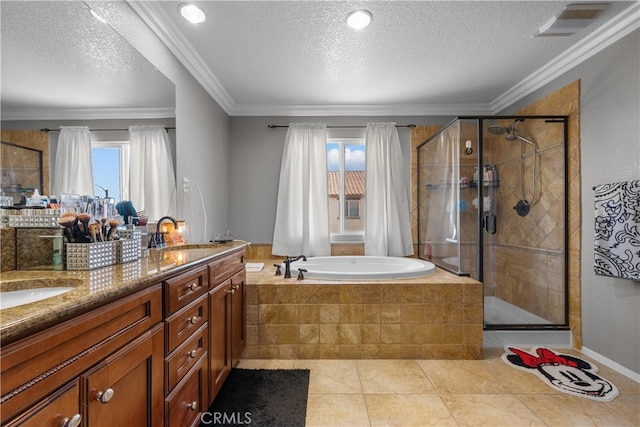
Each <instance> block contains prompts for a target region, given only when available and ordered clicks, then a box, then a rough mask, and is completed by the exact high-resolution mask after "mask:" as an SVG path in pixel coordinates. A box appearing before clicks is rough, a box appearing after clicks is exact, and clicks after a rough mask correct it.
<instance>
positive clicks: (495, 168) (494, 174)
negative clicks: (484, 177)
mask: <svg viewBox="0 0 640 427" xmlns="http://www.w3.org/2000/svg"><path fill="white" fill-rule="evenodd" d="M492 170H493V182H494V185H496V186H497V185H498V182H499V181H500V178H498V168H497V167H496V165H493V167H492Z"/></svg>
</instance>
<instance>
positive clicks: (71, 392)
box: [6, 380, 82, 427]
mask: <svg viewBox="0 0 640 427" xmlns="http://www.w3.org/2000/svg"><path fill="white" fill-rule="evenodd" d="M78 382H79V381H78V380H75V381H73V382H71V383H70V384H68V385H67V386H65V387H62V388H61V389H60V390H58V391H56V392H54V393H51V395H50V396H48V397H47V398H45V399H43V400H41V401H40V402H39V403H38V404H36V405H34V406H33V407H32V408H31V409H30V410H29V411H27V412H26V413H25V414H23V415H22V416H20V417H18V418H15V419H14V420H12V421H9V422H8V423H7V424H6V427H13V426H25V427H73V426H77V425H79V423H81V421H82V418H81V415H80V386H79V384H78Z"/></svg>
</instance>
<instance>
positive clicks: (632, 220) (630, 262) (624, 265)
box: [593, 180, 640, 280]
mask: <svg viewBox="0 0 640 427" xmlns="http://www.w3.org/2000/svg"><path fill="white" fill-rule="evenodd" d="M593 189H594V190H595V208H596V221H595V237H594V240H593V243H594V250H595V253H594V255H595V259H594V269H595V272H596V274H600V275H603V276H613V277H621V278H624V279H632V280H640V180H638V181H628V182H618V183H615V184H602V185H597V186H595V187H594V188H593Z"/></svg>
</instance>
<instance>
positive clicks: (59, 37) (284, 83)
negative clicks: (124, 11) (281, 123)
mask: <svg viewBox="0 0 640 427" xmlns="http://www.w3.org/2000/svg"><path fill="white" fill-rule="evenodd" d="M181 3H182V1H130V2H127V4H128V5H129V6H130V7H131V9H133V11H135V13H137V14H138V15H139V16H140V18H141V19H142V21H143V22H145V23H146V24H147V25H148V26H149V27H150V28H151V29H152V31H154V32H155V33H156V35H157V36H158V37H159V38H160V39H161V40H162V41H163V42H164V43H165V44H166V45H167V46H168V47H169V49H170V50H171V51H172V52H173V53H174V54H175V56H176V57H177V58H178V59H179V60H180V61H181V62H182V63H183V64H184V65H185V67H186V68H187V69H188V70H189V71H190V72H191V73H192V74H193V75H194V76H195V77H196V79H197V80H198V81H199V82H200V83H201V84H202V86H203V88H204V89H205V90H206V91H207V92H209V93H210V94H211V96H213V97H214V99H216V101H218V103H219V104H220V105H221V106H222V108H223V109H224V110H225V111H226V112H227V113H228V114H230V115H305V114H306V115H355V114H358V115H394V114H402V115H412V114H415V115H419V114H443V115H452V114H473V113H483V114H485V113H486V114H489V113H492V112H493V111H495V110H497V109H499V108H500V107H504V106H506V105H504V104H505V103H507V102H513V101H514V100H515V99H516V98H517V96H523V95H522V93H523V91H524V90H525V89H522V88H523V87H525V88H530V87H531V84H532V83H531V82H534V83H537V84H540V82H543V78H542V77H540V76H541V75H544V76H550V75H553V72H554V70H553V69H551V70H550V68H553V67H558V65H557V64H559V63H560V64H562V66H564V67H567V66H571V65H572V63H571V62H569V59H571V60H573V56H575V54H574V52H575V51H576V50H579V49H578V48H577V47H580V49H582V50H583V51H587V52H586V53H585V52H582V53H580V55H582V56H584V55H585V54H588V50H589V49H591V47H592V46H595V47H594V48H602V46H605V45H606V40H607V37H609V36H608V35H609V33H612V32H613V33H615V31H612V29H615V28H616V26H618V25H620V22H623V24H624V25H626V27H629V26H630V25H629V24H628V22H629V21H630V20H631V21H633V24H631V26H634V27H635V28H637V27H638V21H639V20H640V19H639V18H638V16H640V13H639V11H640V8H639V7H638V2H617V1H613V2H610V4H609V7H608V8H607V10H606V11H605V13H604V14H603V15H602V16H601V17H600V18H598V19H597V20H596V21H595V22H594V23H592V24H591V25H590V26H589V27H588V28H586V29H585V30H582V31H580V32H579V33H577V34H575V35H572V36H569V37H532V35H533V34H534V33H535V32H536V30H537V29H538V28H539V27H541V26H542V25H543V24H545V23H546V22H548V21H549V19H551V18H552V17H553V16H554V15H556V14H558V13H559V12H560V11H562V9H563V8H564V6H565V5H566V4H568V3H570V2H567V1H498V2H485V1H408V2H403V1H357V2H355V1H282V2H276V1H194V2H193V3H195V4H197V5H199V6H200V7H201V8H202V9H203V10H204V11H205V12H206V14H207V21H206V22H205V23H203V24H200V25H192V24H189V23H187V22H186V21H184V20H183V19H182V18H181V17H180V16H179V13H178V5H179V4H181ZM87 4H91V5H92V6H94V5H100V4H103V5H106V7H107V8H108V7H110V6H109V5H114V4H120V5H123V3H122V1H115V2H112V1H107V0H104V1H99V0H94V1H89V0H87V1H86V2H84V1H44V2H40V1H6V0H2V1H0V15H1V18H2V23H1V24H2V26H1V43H2V45H1V55H2V57H1V59H2V61H1V65H2V69H1V74H2V82H1V83H2V86H1V96H2V113H3V118H6V117H7V114H6V113H7V112H16V111H18V113H19V112H20V111H44V110H49V111H52V110H57V111H63V110H68V111H71V112H73V111H76V112H77V111H79V110H85V111H86V110H91V111H98V110H101V109H102V110H109V111H114V112H116V111H117V110H118V109H120V110H123V111H124V110H126V109H129V110H131V111H143V110H145V109H146V110H153V109H164V110H171V109H173V108H174V107H173V106H174V103H175V94H174V88H173V85H172V84H171V83H170V82H169V81H168V80H167V79H165V78H164V76H162V75H161V73H159V72H158V71H157V70H155V69H154V67H153V66H152V65H151V64H149V63H148V62H147V61H146V60H145V59H144V58H143V57H142V56H141V55H139V54H138V53H137V52H136V51H135V50H134V49H133V48H132V47H131V46H130V45H129V43H127V42H126V41H125V40H124V39H123V38H121V37H120V36H119V35H118V34H117V33H115V32H114V31H113V30H112V29H111V27H109V26H108V25H104V24H102V23H100V22H99V21H97V20H95V19H94V18H92V17H91V16H90V15H89V13H88V6H87ZM124 6H125V7H126V5H124ZM356 8H366V9H368V10H370V11H371V13H372V14H373V23H372V25H371V26H370V27H368V28H366V29H365V30H362V31H352V30H350V29H348V28H347V27H346V25H345V17H346V15H347V14H348V13H349V12H350V11H352V10H354V9H356ZM630 11H631V12H630ZM623 15H624V16H625V18H620V16H623ZM629 16H631V18H629ZM141 25H142V24H141ZM117 27H118V26H116V28H117ZM626 27H625V28H626ZM594 40H595V41H596V42H594ZM603 40H604V41H603ZM566 58H568V59H566ZM578 60H580V59H579V58H578ZM563 61H564V62H563ZM574 65H575V64H574ZM523 82H524V83H523ZM114 114H117V113H114Z"/></svg>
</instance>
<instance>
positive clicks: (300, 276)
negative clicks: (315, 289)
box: [298, 268, 307, 280]
mask: <svg viewBox="0 0 640 427" xmlns="http://www.w3.org/2000/svg"><path fill="white" fill-rule="evenodd" d="M306 272H307V270H305V269H304V268H299V269H298V280H304V274H302V273H306Z"/></svg>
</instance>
